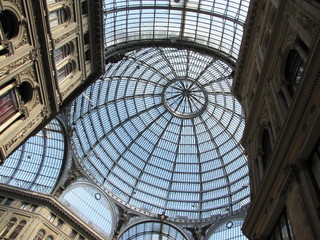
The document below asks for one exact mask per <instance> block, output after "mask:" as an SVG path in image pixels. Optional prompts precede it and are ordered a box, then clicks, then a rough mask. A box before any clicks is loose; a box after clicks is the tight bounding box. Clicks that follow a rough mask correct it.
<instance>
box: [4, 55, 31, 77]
mask: <svg viewBox="0 0 320 240" xmlns="http://www.w3.org/2000/svg"><path fill="white" fill-rule="evenodd" d="M29 60H30V59H29V55H25V56H23V57H22V58H19V59H18V60H16V61H15V62H13V63H11V64H9V65H7V66H5V67H3V68H1V70H0V78H1V77H3V76H4V75H7V74H9V73H10V72H13V71H14V70H15V69H16V68H18V67H20V66H21V65H23V64H24V63H26V62H27V61H29Z"/></svg>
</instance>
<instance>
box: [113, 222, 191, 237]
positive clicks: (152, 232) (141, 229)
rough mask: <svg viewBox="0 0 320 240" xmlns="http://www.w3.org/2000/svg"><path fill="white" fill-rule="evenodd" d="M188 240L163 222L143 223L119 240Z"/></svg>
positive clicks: (130, 229) (129, 230) (135, 226)
mask: <svg viewBox="0 0 320 240" xmlns="http://www.w3.org/2000/svg"><path fill="white" fill-rule="evenodd" d="M144 239H145V240H150V239H162V240H175V239H179V240H187V239H188V238H187V237H186V236H185V234H183V233H182V232H181V231H179V230H178V229H177V228H175V227H173V226H171V225H168V224H165V223H163V222H143V223H139V224H137V225H134V226H132V227H130V228H129V229H128V230H126V231H125V232H124V233H123V234H122V235H121V236H120V238H119V240H144Z"/></svg>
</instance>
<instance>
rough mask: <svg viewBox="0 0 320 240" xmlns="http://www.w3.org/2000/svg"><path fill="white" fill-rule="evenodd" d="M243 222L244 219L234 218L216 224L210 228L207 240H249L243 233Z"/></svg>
mask: <svg viewBox="0 0 320 240" xmlns="http://www.w3.org/2000/svg"><path fill="white" fill-rule="evenodd" d="M243 222H244V217H240V218H239V217H232V218H228V219H225V220H224V221H223V222H221V223H218V224H215V225H213V226H212V227H211V228H209V230H208V232H207V233H206V237H205V240H220V239H234V240H247V239H248V238H247V237H246V236H245V235H244V234H243V233H242V231H241V227H242V225H243Z"/></svg>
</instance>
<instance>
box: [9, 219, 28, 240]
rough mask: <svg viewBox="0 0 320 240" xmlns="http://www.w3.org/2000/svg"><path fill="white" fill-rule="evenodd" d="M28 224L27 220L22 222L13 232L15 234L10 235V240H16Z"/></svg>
mask: <svg viewBox="0 0 320 240" xmlns="http://www.w3.org/2000/svg"><path fill="white" fill-rule="evenodd" d="M26 224H27V222H26V221H25V220H22V221H21V222H20V223H19V225H18V226H17V227H16V228H15V229H14V230H13V232H12V233H11V234H10V236H9V239H16V237H17V236H18V235H19V233H20V232H21V230H22V229H23V228H24V226H25V225H26Z"/></svg>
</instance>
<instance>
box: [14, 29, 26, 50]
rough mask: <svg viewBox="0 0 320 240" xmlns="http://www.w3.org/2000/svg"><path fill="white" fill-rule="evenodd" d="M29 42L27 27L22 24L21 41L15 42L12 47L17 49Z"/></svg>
mask: <svg viewBox="0 0 320 240" xmlns="http://www.w3.org/2000/svg"><path fill="white" fill-rule="evenodd" d="M26 44H29V40H28V33H27V29H26V26H22V38H21V41H20V42H19V44H17V45H16V46H15V47H14V49H18V48H20V47H22V46H23V45H26Z"/></svg>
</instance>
